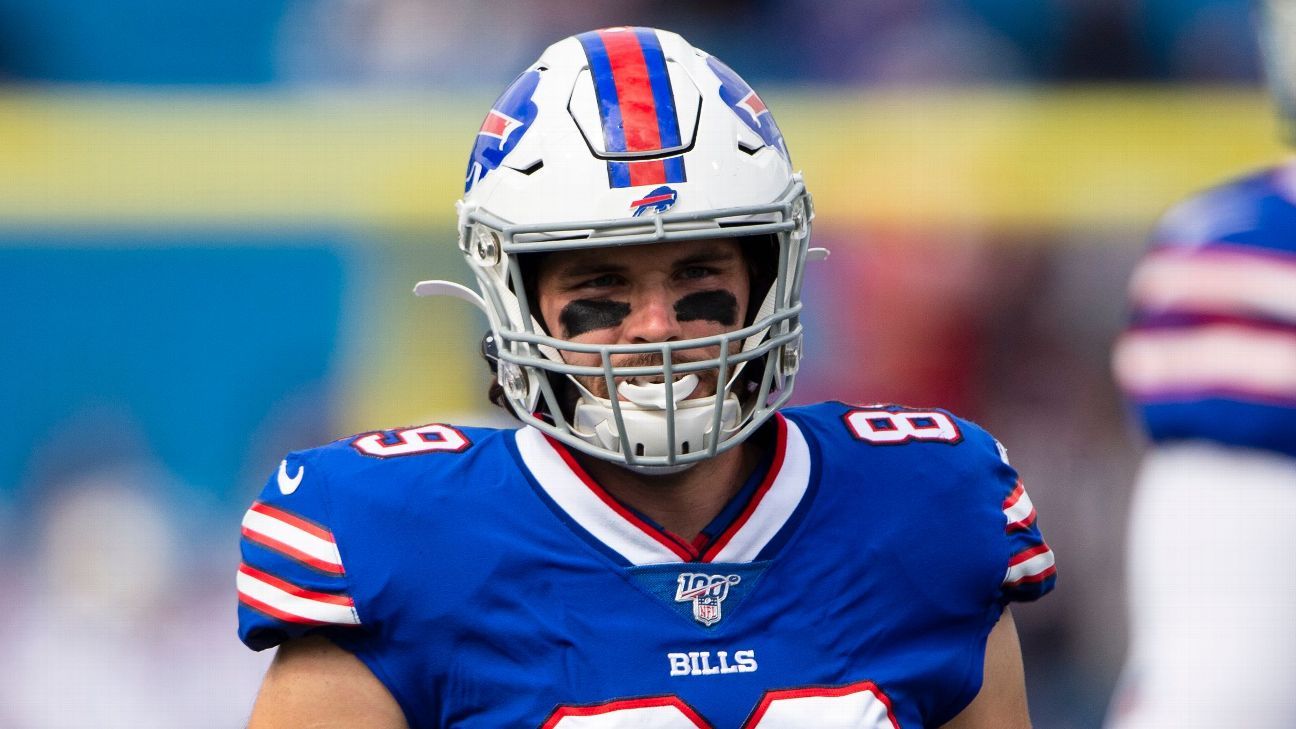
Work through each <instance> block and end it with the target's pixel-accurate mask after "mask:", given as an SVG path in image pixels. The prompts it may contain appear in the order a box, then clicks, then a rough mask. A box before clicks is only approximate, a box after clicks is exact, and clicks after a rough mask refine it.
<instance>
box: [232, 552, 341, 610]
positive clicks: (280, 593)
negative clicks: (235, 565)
mask: <svg viewBox="0 0 1296 729" xmlns="http://www.w3.org/2000/svg"><path fill="white" fill-rule="evenodd" d="M238 594H239V602H241V603H243V604H244V605H247V606H248V607H250V608H252V609H254V610H259V611H261V612H263V613H265V614H267V615H270V616H271V617H274V618H277V619H279V620H282V621H284V622H289V623H298V624H302V625H359V624H360V616H359V614H358V613H356V609H355V601H354V600H352V599H351V597H350V596H348V595H344V594H338V593H330V592H317V591H315V590H308V589H306V588H304V587H299V586H297V585H294V584H292V583H291V582H285V581H284V580H281V579H279V578H278V577H275V576H274V575H271V574H269V573H266V572H262V571H261V570H259V569H257V568H255V567H252V566H250V565H248V564H246V563H244V564H242V565H239V571H238Z"/></svg>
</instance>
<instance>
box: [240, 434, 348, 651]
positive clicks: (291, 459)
mask: <svg viewBox="0 0 1296 729" xmlns="http://www.w3.org/2000/svg"><path fill="white" fill-rule="evenodd" d="M326 487H327V479H326V476H325V474H324V473H323V471H322V469H320V468H319V467H317V466H316V465H314V464H313V463H312V461H311V460H310V458H309V456H308V455H307V454H305V453H294V454H290V455H289V456H288V457H287V458H285V459H284V460H283V461H282V462H281V463H280V464H279V468H278V469H277V470H276V472H275V473H274V474H272V475H271V476H270V478H269V480H268V481H267V483H266V485H265V487H264V488H263V489H262V490H261V494H260V496H259V497H258V498H257V499H256V501H254V502H253V503H252V506H251V507H250V508H248V510H247V512H246V513H245V514H244V515H243V522H242V540H241V543H240V550H241V552H242V562H241V564H240V565H239V569H238V575H237V587H238V617H239V638H240V639H242V641H243V642H244V643H245V644H247V646H248V647H249V648H252V649H253V650H258V651H259V650H263V649H265V648H269V647H272V646H276V645H278V644H280V643H282V642H284V641H285V640H288V639H290V638H297V637H300V636H303V635H306V634H308V633H312V632H324V633H329V632H333V631H346V632H347V633H348V634H349V635H354V632H355V631H356V629H357V628H360V627H361V620H360V614H359V612H358V611H357V609H356V604H355V600H354V598H353V595H352V589H351V581H350V579H349V577H348V575H347V571H346V566H345V565H344V564H343V561H342V556H341V551H340V550H339V547H338V541H337V538H336V537H335V535H334V530H333V527H332V526H331V524H332V516H331V514H330V513H329V508H328V493H327V488H326Z"/></svg>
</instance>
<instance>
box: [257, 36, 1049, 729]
mask: <svg viewBox="0 0 1296 729" xmlns="http://www.w3.org/2000/svg"><path fill="white" fill-rule="evenodd" d="M458 211H459V247H460V249H461V250H462V252H463V254H464V255H465V257H466V258H467V261H468V264H469V266H470V267H471V268H472V270H473V271H474V273H475V276H476V279H477V283H478V287H479V290H480V293H479V294H477V293H474V292H471V291H469V290H468V289H466V288H463V287H459V286H457V285H455V284H451V283H447V282H424V283H421V284H419V286H418V288H417V289H416V292H417V293H423V294H429V293H452V294H455V295H458V296H460V297H463V298H466V299H469V300H472V301H475V302H476V303H478V304H479V305H480V306H481V308H482V309H483V310H484V311H485V312H486V314H487V317H488V319H489V322H490V333H489V336H488V337H487V338H486V340H485V343H484V351H485V353H486V355H487V359H488V360H489V362H490V363H491V364H492V366H493V367H494V370H495V374H496V386H495V387H494V388H493V392H492V397H493V399H495V400H496V401H497V402H499V403H502V404H504V405H506V406H507V407H509V408H510V409H511V410H512V412H513V413H515V414H516V416H517V418H518V419H519V420H521V421H522V426H521V428H520V429H517V430H491V429H481V428H461V427H454V426H451V425H445V424H432V425H423V426H417V427H408V428H398V429H394V430H383V431H377V432H372V433H365V434H362V435H358V436H353V437H350V438H345V439H343V440H340V441H337V442H335V443H333V444H331V445H328V446H324V447H322V448H317V449H313V450H308V451H303V452H299V453H293V454H290V455H289V456H288V457H287V458H286V459H285V460H284V461H283V463H281V464H280V466H279V469H278V471H277V473H275V474H274V475H272V476H271V478H270V480H269V483H268V484H267V485H266V487H265V490H264V491H263V492H262V495H261V497H260V498H259V499H258V500H257V501H256V502H255V503H254V504H253V506H252V507H251V509H250V510H249V511H248V512H247V515H246V517H245V519H244V521H243V564H242V566H241V567H240V568H239V574H238V593H239V601H240V606H239V616H240V635H241V637H242V639H243V640H244V641H245V642H246V643H247V644H248V645H249V646H250V647H252V648H254V649H257V650H260V649H264V648H268V647H270V646H279V650H278V653H277V656H276V658H275V661H274V662H273V664H272V668H271V669H270V670H269V672H268V674H267V676H266V677H265V680H264V684H263V687H262V690H261V693H260V695H259V697H258V699H257V702H256V705H255V707H254V710H253V716H252V726H253V727H256V728H257V729H261V728H263V727H290V726H291V727H298V726H305V725H309V726H314V727H357V726H364V727H376V728H380V729H381V728H383V727H404V726H411V727H449V726H462V727H549V728H553V729H575V728H578V727H583V728H586V729H593V728H610V727H662V728H667V727H689V728H696V727H739V726H745V727H752V728H756V727H760V728H762V729H773V728H775V727H793V726H796V727H804V726H815V727H848V726H849V727H876V728H879V729H881V728H888V729H894V727H906V728H908V727H923V726H929V727H936V726H951V727H979V728H984V729H1014V728H1017V727H1026V726H1028V722H1029V720H1028V717H1027V709H1026V702H1025V691H1024V685H1023V684H1024V680H1023V676H1022V673H1023V671H1022V665H1021V655H1020V649H1019V647H1018V642H1017V635H1016V631H1015V628H1014V626H1013V622H1012V618H1011V616H1010V615H1009V613H1008V611H1007V610H1006V606H1007V604H1008V603H1010V602H1012V601H1016V600H1033V599H1035V598H1037V597H1039V596H1040V595H1042V594H1044V593H1045V592H1047V591H1048V590H1049V589H1050V588H1051V587H1052V585H1053V581H1054V566H1053V555H1052V552H1050V551H1049V548H1048V547H1047V545H1046V544H1045V543H1044V541H1043V539H1042V537H1041V536H1040V532H1039V530H1038V528H1037V527H1036V524H1035V511H1034V509H1033V508H1032V507H1031V502H1030V499H1029V497H1027V495H1026V493H1025V491H1024V490H1023V487H1022V484H1021V482H1020V481H1019V480H1018V477H1017V474H1016V472H1015V471H1014V470H1013V469H1012V467H1011V466H1009V465H1008V462H1007V460H1006V458H1005V457H1004V451H1003V449H1002V448H1001V447H1000V446H999V445H998V443H997V442H996V441H995V440H994V439H993V438H992V437H991V436H989V435H988V434H987V433H986V432H985V431H983V430H982V429H980V428H979V427H977V426H976V425H974V424H972V423H969V422H967V421H964V420H961V419H959V418H956V417H954V416H953V415H951V414H949V413H947V412H944V411H941V410H932V409H924V410H914V409H907V408H903V407H898V406H889V405H868V406H853V405H846V404H843V403H839V402H828V403H823V404H820V405H815V406H811V407H798V408H783V405H784V404H785V403H786V402H787V400H788V398H789V396H790V394H791V392H792V388H793V383H794V381H795V379H796V375H797V369H798V365H799V363H800V354H801V337H802V326H801V322H800V315H801V284H802V274H803V271H804V268H805V266H806V263H807V260H810V259H813V258H821V257H822V256H823V255H824V252H823V251H819V250H816V249H812V248H810V245H809V243H810V228H811V219H812V217H813V211H812V208H811V204H810V196H809V194H808V193H807V192H806V188H805V185H804V184H803V182H802V179H801V176H800V175H799V174H796V173H795V172H794V171H793V168H792V166H791V161H790V159H789V156H788V150H787V147H786V145H785V144H784V140H783V136H782V134H781V132H780V131H779V127H778V125H777V124H776V123H775V122H774V117H773V116H772V115H771V113H770V111H769V109H767V108H766V106H765V104H764V103H763V102H762V101H761V99H760V97H759V96H757V95H756V93H755V92H754V91H753V90H752V89H751V87H750V86H748V85H747V84H746V83H745V82H744V81H743V80H742V79H741V78H740V77H739V76H738V75H737V74H736V73H734V72H733V71H732V70H730V69H729V68H728V67H727V66H725V65H724V64H723V63H721V62H720V61H719V60H717V59H716V58H714V57H712V56H710V55H708V54H706V53H704V52H702V51H700V50H698V49H696V48H694V47H692V46H690V45H689V44H688V43H687V42H685V41H684V39H682V38H680V37H679V36H678V35H675V34H674V33H668V32H664V31H660V30H654V29H651V28H608V29H603V30H597V31H592V32H588V33H583V34H581V35H578V36H574V37H571V38H567V39H565V40H563V41H560V42H559V43H557V44H555V45H553V46H551V47H550V48H549V49H548V50H546V51H545V52H544V54H543V55H542V56H541V57H540V59H539V61H537V62H536V63H535V64H534V65H533V66H531V67H530V68H529V69H527V70H526V71H525V72H523V73H522V75H521V76H519V77H518V78H517V79H516V80H515V81H514V82H513V84H512V85H511V86H510V87H509V88H508V89H507V90H506V91H505V92H504V94H503V95H502V96H501V97H500V99H499V100H498V101H497V102H496V104H495V106H494V108H492V109H491V111H490V112H489V114H488V115H487V117H486V120H485V122H484V123H483V124H482V127H481V130H480V131H479V132H478V134H477V138H476V142H475V145H474V148H473V151H472V155H471V158H470V161H469V165H468V170H467V179H466V184H465V193H464V197H463V199H462V200H461V201H460V203H459V207H458ZM915 295H916V296H925V295H928V294H927V293H926V292H915ZM840 305H842V306H853V305H855V304H853V303H852V302H841V303H840Z"/></svg>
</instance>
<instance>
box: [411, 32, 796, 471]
mask: <svg viewBox="0 0 1296 729" xmlns="http://www.w3.org/2000/svg"><path fill="white" fill-rule="evenodd" d="M464 190H465V191H464V197H463V199H462V200H460V201H459V203H458V205H457V208H458V213H459V247H460V249H461V250H462V251H463V253H464V255H465V256H466V258H467V260H468V263H469V265H470V267H471V268H472V270H473V272H474V273H475V274H476V278H477V282H478V285H479V288H480V290H481V299H482V301H481V302H480V305H481V306H482V308H483V309H484V310H485V312H486V314H487V317H488V318H489V320H490V327H491V337H492V338H493V345H494V352H493V353H492V356H493V357H494V358H495V366H496V376H497V379H498V381H499V383H500V385H501V386H502V388H503V391H504V394H505V396H506V398H507V400H508V402H509V403H510V405H511V406H512V408H513V410H514V412H515V413H516V414H517V416H518V417H519V418H520V419H522V420H523V421H524V422H526V423H529V424H531V425H533V426H535V427H537V428H539V429H541V430H542V431H544V432H545V433H547V434H549V435H550V436H552V437H554V438H556V439H558V440H559V441H561V442H563V443H565V444H566V445H568V446H570V447H572V448H574V449H576V450H579V451H582V452H584V453H588V454H592V455H594V456H597V457H600V458H604V459H607V460H610V461H613V462H616V463H620V464H623V465H626V466H628V467H631V468H634V469H636V470H641V471H647V472H670V471H675V470H680V469H682V468H687V467H688V466H689V465H691V464H693V463H695V462H697V461H699V460H702V459H705V458H709V457H711V456H714V455H715V454H716V453H718V452H720V451H722V450H725V449H727V448H730V447H732V446H734V445H737V444H738V443H740V442H742V440H743V439H744V438H746V437H747V436H748V435H750V434H751V433H752V432H753V431H755V429H756V428H757V427H759V426H760V425H761V424H762V423H763V422H764V421H765V420H766V419H767V418H769V417H770V416H771V415H772V414H773V412H774V411H775V410H776V409H777V408H778V407H779V406H781V405H782V404H783V403H785V402H786V401H787V399H788V397H789V396H790V395H791V392H792V385H793V381H794V380H795V377H796V372H797V367H798V364H799V359H800V355H801V325H800V323H799V321H798V317H799V314H800V312H801V300H800V298H801V282H802V274H803V269H804V266H805V262H806V258H807V252H808V251H809V248H808V246H809V240H810V223H811V219H812V217H813V210H812V207H811V200H810V196H809V194H808V193H807V192H806V189H805V185H804V184H803V183H802V180H801V176H800V175H799V174H796V173H794V172H793V171H792V166H791V161H790V159H789V157H788V152H787V148H786V146H785V145H784V143H783V136H782V134H781V133H780V132H779V128H778V126H777V125H776V124H775V123H774V118H773V116H772V115H771V114H770V113H769V110H768V109H766V108H765V105H764V103H762V102H761V100H760V97H758V96H757V95H756V93H755V92H754V91H752V90H751V87H750V86H748V85H747V83H746V82H744V81H743V80H742V79H741V78H740V77H739V76H738V75H737V74H736V73H734V72H733V71H732V70H730V69H729V68H728V67H727V66H725V65H724V64H723V63H721V62H720V61H719V60H717V59H716V58H714V57H712V56H710V55H708V54H707V53H704V52H703V51H700V50H698V49H696V48H694V47H693V46H691V45H689V44H688V42H686V41H685V40H684V39H683V38H681V37H680V36H678V35H676V34H674V33H669V32H666V31H661V30H654V29H651V28H607V29H603V30H597V31H591V32H588V33H583V34H580V35H577V36H573V37H570V38H566V39H564V40H562V41H560V42H558V43H555V44H554V45H552V46H550V47H549V48H548V49H547V50H546V51H545V52H544V54H543V55H541V56H540V59H539V60H538V61H536V63H535V64H533V65H532V66H531V67H530V68H528V69H527V70H526V71H525V72H523V73H522V75H521V76H519V77H518V78H517V79H516V80H515V81H514V82H513V84H512V85H511V86H509V88H508V89H507V90H506V91H505V92H504V94H503V95H502V96H501V97H500V98H499V100H498V101H496V102H495V105H494V107H493V108H492V109H491V110H490V112H489V113H488V114H487V116H486V120H485V122H484V123H483V124H482V127H481V130H480V131H479V132H478V133H477V139H476V143H475V145H474V147H473V152H472V156H471V158H470V160H469V164H468V174H467V180H466V184H465V188H464ZM742 236H762V242H763V243H764V249H765V250H767V251H768V254H767V258H768V261H767V264H768V265H767V266H766V268H767V269H768V270H767V271H766V273H765V275H764V276H763V279H765V280H770V281H772V284H771V285H770V286H769V290H768V292H755V291H754V292H753V299H752V303H751V304H750V308H751V309H752V310H753V311H750V312H749V314H748V321H746V322H744V323H743V324H745V325H744V326H742V327H741V328H739V329H737V330H736V331H732V332H729V333H726V334H721V335H717V336H712V337H705V338H700V339H691V340H684V341H674V342H661V343H648V344H616V345H591V344H578V343H575V342H572V341H567V340H562V339H558V338H556V337H555V336H553V335H552V334H553V333H550V332H546V331H545V329H544V327H543V326H542V325H541V324H540V323H539V321H537V319H536V318H535V317H536V315H537V312H536V311H534V309H533V307H534V306H535V305H536V298H535V297H536V292H534V291H529V290H528V286H533V285H534V284H533V277H531V276H528V275H527V273H526V266H525V260H526V257H527V254H532V253H542V252H553V251H564V250H571V249H580V248H597V247H604V246H625V245H633V244H650V243H655V242H659V241H671V240H697V239H704V238H721V237H725V238H728V237H742ZM774 241H777V245H773V242H774ZM748 255H749V257H750V255H751V254H748ZM421 286H423V292H424V293H449V292H450V291H449V290H448V289H446V288H445V287H446V284H437V283H432V282H429V283H427V284H425V285H421ZM438 287H439V288H438ZM461 295H462V292H461ZM473 298H475V296H474V297H473ZM717 346H718V349H719V354H718V356H714V357H711V358H709V359H705V360H701V361H685V360H686V357H681V356H680V354H679V353H681V352H682V351H683V350H690V349H691V350H698V349H700V348H704V347H712V348H715V347H717ZM564 353H593V354H597V355H599V359H600V361H601V364H600V365H597V366H577V365H572V364H569V363H568V362H567V361H566V360H565V357H564ZM644 353H648V354H653V355H657V357H660V362H661V364H655V365H651V366H633V367H628V366H621V365H618V361H624V360H625V359H626V356H627V355H636V354H637V355H641V356H640V357H639V358H638V360H639V361H641V362H642V361H643V360H644V359H645V358H644V357H642V355H643V354H644ZM652 359H656V358H652ZM703 370H712V371H715V372H717V373H718V379H717V380H716V382H717V385H716V389H717V392H716V394H715V395H713V396H708V397H701V398H694V399H689V398H688V396H689V394H690V393H691V392H692V391H693V390H694V388H695V387H696V386H697V381H698V377H697V375H695V374H693V373H697V372H701V371H703ZM744 372H745V374H744ZM591 376H594V377H599V378H602V380H603V381H604V382H606V383H607V392H609V393H616V395H614V396H612V397H611V398H610V399H607V398H602V397H598V396H596V395H594V394H593V393H591V392H590V391H589V390H588V389H587V388H585V387H583V386H582V385H581V384H580V382H579V381H578V380H577V377H585V378H589V377H591ZM567 383H571V385H574V386H575V387H572V386H570V385H568V384H567ZM564 400H565V402H564Z"/></svg>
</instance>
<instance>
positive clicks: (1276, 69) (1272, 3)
mask: <svg viewBox="0 0 1296 729" xmlns="http://www.w3.org/2000/svg"><path fill="white" fill-rule="evenodd" d="M1257 10H1258V14H1259V18H1258V22H1259V26H1260V27H1259V34H1260V51H1261V57H1262V58H1263V60H1264V66H1265V76H1266V77H1267V79H1268V83H1269V90H1270V92H1272V93H1273V96H1274V102H1275V103H1276V104H1277V105H1278V110H1279V112H1280V113H1281V114H1282V117H1283V122H1284V124H1285V125H1286V129H1284V134H1285V135H1286V136H1287V141H1289V142H1296V0H1260V2H1258V3H1257Z"/></svg>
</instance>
